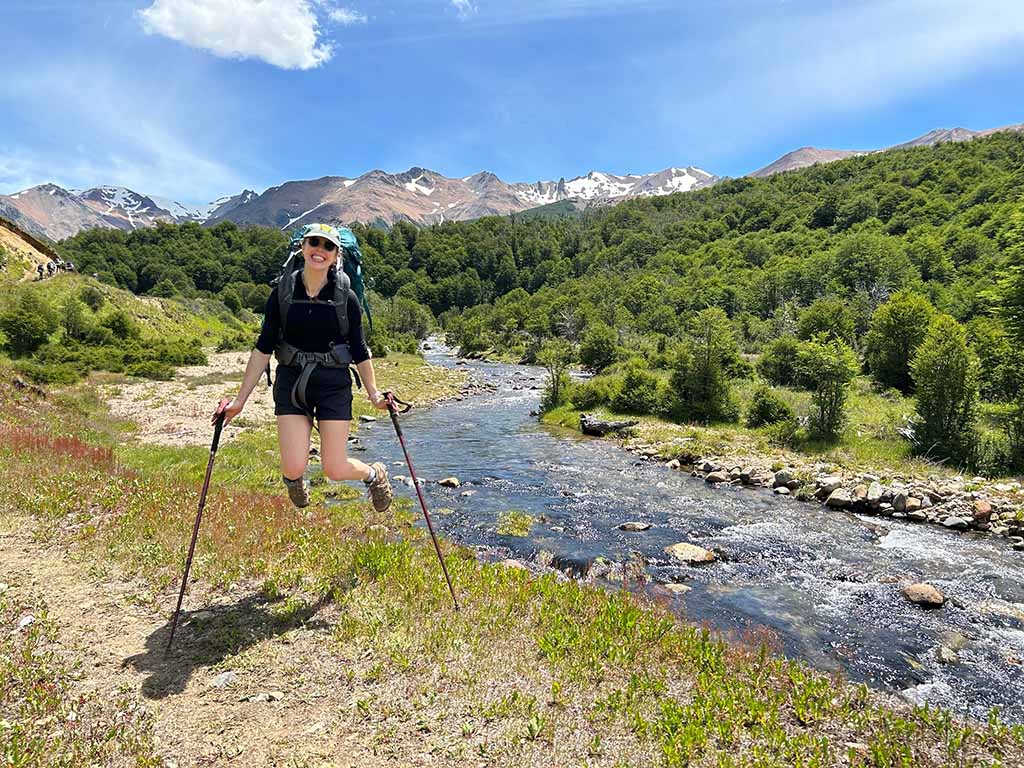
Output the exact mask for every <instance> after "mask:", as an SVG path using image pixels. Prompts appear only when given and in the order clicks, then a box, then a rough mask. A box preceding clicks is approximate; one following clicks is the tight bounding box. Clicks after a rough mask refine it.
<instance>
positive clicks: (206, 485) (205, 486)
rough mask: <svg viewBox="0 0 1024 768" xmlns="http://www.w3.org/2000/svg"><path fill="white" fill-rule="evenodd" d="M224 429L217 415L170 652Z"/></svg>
mask: <svg viewBox="0 0 1024 768" xmlns="http://www.w3.org/2000/svg"><path fill="white" fill-rule="evenodd" d="M223 428H224V412H223V411H221V412H220V413H218V414H217V416H216V417H215V421H214V428H213V442H212V443H211V444H210V460H209V461H208V462H206V478H205V479H204V480H203V490H202V493H200V494H199V511H198V512H197V513H196V522H195V525H193V526H192V542H191V543H190V544H189V545H188V557H187V558H186V559H185V573H184V575H183V576H182V577H181V591H180V592H178V605H177V607H176V608H175V609H174V618H173V619H171V634H170V636H169V637H168V638H167V651H168V652H170V650H171V643H173V642H174V630H175V628H176V627H177V626H178V615H179V614H180V613H181V601H182V600H183V599H184V598H185V587H186V585H187V584H188V572H189V570H191V568H192V555H193V554H194V553H195V551H196V539H197V538H198V537H199V524H200V523H201V522H202V520H203V507H205V506H206V492H207V491H208V490H209V488H210V475H211V474H213V458H214V456H216V455H217V444H218V443H220V431H221V430H222V429H223Z"/></svg>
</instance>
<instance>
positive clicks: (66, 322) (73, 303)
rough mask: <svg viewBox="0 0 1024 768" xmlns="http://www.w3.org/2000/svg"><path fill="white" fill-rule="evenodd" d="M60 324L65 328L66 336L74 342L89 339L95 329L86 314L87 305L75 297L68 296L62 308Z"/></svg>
mask: <svg viewBox="0 0 1024 768" xmlns="http://www.w3.org/2000/svg"><path fill="white" fill-rule="evenodd" d="M60 324H61V326H62V327H63V328H64V336H65V337H66V338H68V339H72V340H74V341H84V340H85V339H87V338H88V337H89V334H90V332H91V331H92V328H93V323H92V321H91V320H90V318H89V317H88V315H87V314H86V311H85V304H83V303H82V302H81V301H79V300H78V299H77V298H75V297H74V296H68V299H67V301H65V302H64V306H63V307H61V317H60Z"/></svg>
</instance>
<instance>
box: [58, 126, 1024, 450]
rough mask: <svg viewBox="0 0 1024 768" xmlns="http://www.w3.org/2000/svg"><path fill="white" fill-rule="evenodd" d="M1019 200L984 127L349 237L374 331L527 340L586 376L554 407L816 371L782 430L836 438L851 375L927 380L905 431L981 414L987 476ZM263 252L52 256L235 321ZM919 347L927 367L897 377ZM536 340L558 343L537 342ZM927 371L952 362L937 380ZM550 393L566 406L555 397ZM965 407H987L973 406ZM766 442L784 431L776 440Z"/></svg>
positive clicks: (200, 247) (78, 249)
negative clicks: (951, 384)
mask: <svg viewBox="0 0 1024 768" xmlns="http://www.w3.org/2000/svg"><path fill="white" fill-rule="evenodd" d="M1022 195H1024V135H1021V134H1019V133H1004V134H996V135H994V136H991V137H989V138H985V139H982V140H976V141H972V142H965V143H948V144H942V145H939V146H935V147H920V148H914V149H908V150H891V151H887V152H881V153H876V154H872V155H866V156H862V157H856V158H851V159H848V160H843V161H839V162H835V163H830V164H827V165H823V166H819V167H814V168H808V169H803V170H800V171H794V172H791V173H786V174H782V175H778V176H773V177H771V178H768V179H750V178H743V179H735V180H729V181H725V182H722V183H721V184H718V185H716V186H714V187H711V188H708V189H704V190H701V191H698V192H695V193H683V194H676V195H671V196H667V197H654V198H649V199H643V200H632V201H628V202H624V203H622V204H620V205H617V206H615V207H612V208H607V209H601V210H594V209H587V210H585V211H583V212H581V213H579V214H577V215H566V216H557V215H555V216H551V215H545V216H539V217H538V216H526V215H516V216H509V217H489V218H484V219H480V220H477V221H472V222H447V223H444V224H440V225H436V226H432V227H428V228H422V229H418V228H416V227H414V226H412V225H410V224H407V223H399V224H397V225H396V226H394V227H393V228H392V229H391V230H390V231H385V230H383V229H378V228H371V227H365V226H358V225H357V226H355V227H354V229H355V230H356V233H357V235H358V236H359V238H360V241H361V243H362V245H363V250H364V253H365V257H366V267H367V272H368V274H369V275H370V279H371V285H372V286H373V288H374V289H375V291H376V293H377V294H378V295H379V296H381V297H384V298H387V299H389V301H388V303H387V306H388V307H389V308H390V310H391V313H392V314H393V315H395V318H393V319H392V321H391V323H392V324H393V325H395V326H396V327H395V328H393V330H394V331H395V332H396V333H399V332H406V333H410V332H411V333H416V334H420V333H422V332H424V329H425V328H427V327H429V314H428V313H427V312H426V308H429V310H430V311H431V312H432V313H433V314H434V315H435V316H438V317H439V318H440V319H441V321H442V322H443V323H444V325H445V326H446V328H447V330H448V331H449V333H450V335H451V337H452V338H453V339H454V340H455V341H456V342H457V343H458V344H459V345H460V346H461V347H462V348H463V350H464V351H465V352H471V351H480V350H485V349H495V350H498V351H503V352H506V353H509V354H513V355H516V356H520V357H527V358H528V359H531V360H533V359H538V355H539V354H540V353H541V351H542V350H543V348H544V344H545V342H547V343H548V345H549V347H551V348H550V349H548V350H547V353H546V355H544V356H542V357H541V358H540V359H542V360H547V361H548V362H549V363H552V365H551V367H552V370H554V371H558V370H561V369H562V365H561V363H556V362H555V361H556V359H558V358H561V359H564V360H566V361H570V360H572V359H577V358H578V359H579V360H580V362H582V363H583V364H584V365H585V366H586V367H589V368H591V369H592V370H594V371H595V372H604V373H605V374H606V376H605V378H603V379H602V378H601V377H599V378H598V380H596V381H595V382H593V383H592V384H591V385H588V386H589V389H586V390H583V391H581V390H579V388H577V390H576V392H575V397H574V401H575V400H579V401H580V402H586V403H589V404H591V405H596V404H602V403H603V404H606V405H609V406H612V407H617V409H618V410H624V409H625V410H633V411H636V412H641V413H656V414H658V415H661V416H663V417H668V418H671V419H674V420H677V421H720V420H725V421H734V420H736V419H738V418H740V417H741V416H743V417H744V418H748V417H749V413H747V412H748V411H749V410H750V403H738V402H736V400H735V398H733V397H732V395H731V392H732V384H731V382H732V381H734V380H735V379H737V378H746V377H750V376H752V375H759V376H760V377H761V378H762V379H763V380H764V381H765V382H767V383H769V384H773V385H775V386H783V387H790V388H794V387H795V388H797V389H804V390H812V391H813V390H814V389H815V387H816V386H817V385H819V384H821V382H822V381H823V379H822V371H823V370H827V371H830V372H831V373H830V375H831V376H832V377H833V378H832V381H833V385H834V387H835V388H836V389H835V391H834V392H832V393H828V392H824V391H823V392H817V393H816V395H815V396H816V397H817V398H818V399H817V400H815V403H818V404H819V405H820V408H819V405H816V406H815V409H816V410H815V412H813V413H810V414H806V416H807V418H806V419H805V420H804V422H803V424H802V427H801V429H805V430H811V432H808V436H811V434H812V433H814V435H815V436H816V437H818V438H828V439H837V438H838V437H839V436H841V434H842V424H843V418H842V416H843V413H842V402H840V403H839V407H838V411H837V413H836V414H834V416H835V418H831V417H828V414H826V413H824V412H823V411H822V410H821V408H824V407H825V405H824V404H825V402H826V401H828V400H829V399H830V398H831V399H832V400H834V399H835V398H836V397H839V396H840V395H841V394H842V392H841V390H842V388H843V387H845V386H846V382H848V381H849V380H850V378H851V377H855V376H857V375H859V374H863V373H867V374H870V376H871V377H872V381H873V382H874V384H875V386H876V387H877V388H879V389H880V390H884V389H885V388H886V387H892V388H895V389H897V390H899V391H900V392H902V393H903V394H904V395H913V396H916V397H917V398H918V400H921V396H922V394H923V396H924V397H925V399H926V400H927V397H928V395H927V393H928V392H932V391H933V390H934V387H933V386H932V384H931V383H929V382H928V381H926V379H928V377H932V378H935V377H937V378H938V380H939V381H946V380H949V379H950V377H951V376H956V377H959V379H958V381H959V380H962V381H961V382H960V383H961V384H962V386H961V387H960V390H961V392H960V394H959V395H957V396H956V397H955V398H954V400H955V402H946V401H945V400H943V398H944V397H946V396H947V394H949V393H947V392H945V390H944V389H942V388H941V387H940V389H939V390H938V394H937V395H936V396H937V397H938V398H939V401H938V402H936V403H933V404H932V405H928V404H927V403H925V404H924V406H923V407H924V410H925V411H928V412H929V413H931V414H932V416H931V417H927V416H926V415H922V414H921V413H920V411H921V408H919V409H918V411H919V414H918V415H919V417H920V419H921V424H920V425H919V426H920V427H921V430H918V432H919V434H928V435H930V436H932V437H934V435H935V434H937V433H936V431H935V430H936V429H939V431H940V432H941V431H942V430H946V431H947V432H948V431H949V430H951V429H954V425H956V426H955V428H956V429H967V430H968V433H969V434H973V431H972V430H973V429H974V428H975V426H976V424H977V417H978V414H979V413H982V412H984V414H985V415H986V418H987V422H986V423H987V424H988V425H989V426H991V427H993V428H996V427H998V429H997V431H999V430H1001V434H1002V437H1001V438H1000V440H1001V441H1002V442H1001V443H1000V445H999V446H998V449H997V450H996V453H998V454H999V456H1000V458H999V460H998V461H997V462H995V463H996V464H1000V463H1001V465H1002V466H1003V468H1005V467H1006V466H1007V462H1008V461H1011V458H1010V457H1011V456H1013V455H1018V457H1019V455H1020V454H1021V453H1022V450H1021V443H1022V439H1021V434H1022V432H1024V430H1022V429H1018V425H1020V424H1021V423H1022V422H1024V420H1022V419H1021V418H1020V417H1019V413H1020V409H1019V408H1016V406H1015V405H1014V404H1015V403H1016V402H1017V401H1018V400H1019V399H1020V393H1021V386H1020V383H1019V379H1020V378H1021V377H1020V376H1019V375H1018V374H1017V370H1018V369H1019V368H1020V366H1019V364H1018V362H1017V360H1016V352H1015V350H1017V349H1019V348H1021V343H1020V342H1021V341H1024V198H1022ZM284 244H285V235H284V234H282V233H280V232H276V231H272V230H266V229H245V230H242V229H239V228H237V227H236V226H234V225H232V224H220V225H218V226H216V227H214V228H212V229H203V228H202V227H199V226H196V225H183V226H180V227H173V226H164V225H162V226H160V227H157V228H156V229H152V230H138V231H136V232H133V233H123V232H118V231H95V230H94V231H91V232H85V233H81V234H79V235H77V236H76V237H74V238H71V239H69V240H66V241H64V243H62V244H61V250H62V252H63V253H64V255H65V256H66V257H67V258H70V259H71V260H72V261H74V262H75V263H76V264H78V265H79V267H80V269H82V270H84V271H86V272H95V273H97V274H98V275H99V276H100V278H101V279H105V280H107V281H113V282H116V283H118V284H119V285H121V286H123V287H125V288H128V289H130V290H133V291H137V292H146V293H151V294H157V295H182V296H190V295H196V294H202V293H209V294H217V295H219V296H220V297H221V298H222V299H224V301H225V303H226V304H228V306H237V307H241V306H244V305H248V306H250V307H251V308H253V309H257V308H259V307H260V306H261V305H262V302H263V300H264V297H265V296H266V289H265V287H263V284H264V283H265V281H266V280H267V279H268V278H269V277H271V276H272V275H273V274H274V273H275V272H276V271H277V269H278V265H279V264H280V261H281V258H282V251H283V246H284ZM396 308H397V309H396ZM947 321H948V322H947ZM933 323H937V324H938V325H936V327H935V328H932V325H933ZM403 324H404V325H409V324H411V325H412V326H415V327H414V328H412V327H404V325H403ZM397 326H402V327H400V328H399V327H397ZM929 334H931V336H930V337H929ZM961 337H962V338H961ZM929 338H930V341H929V342H928V344H929V346H928V348H929V349H930V350H931V352H930V354H931V357H930V358H929V359H931V360H932V361H933V363H932V364H931V365H930V366H929V365H925V362H924V361H922V362H920V364H917V365H915V359H916V357H917V353H918V351H919V348H920V347H921V345H922V344H924V343H925V341H926V340H928V339H929ZM557 339H561V340H562V341H564V342H567V343H566V344H565V345H562V346H559V345H554V346H551V342H553V341H554V340H557ZM939 342H943V343H945V344H946V346H945V347H942V348H941V349H937V347H936V345H939ZM808 345H812V346H808ZM813 345H817V346H813ZM950 345H951V346H950ZM940 346H941V345H940ZM754 356H759V358H760V360H759V363H758V366H757V374H755V371H754V367H753V365H752V361H753V359H754ZM950 356H952V357H950ZM961 358H962V359H961ZM936 360H938V361H943V360H953V361H954V362H957V361H959V362H957V366H958V367H957V366H954V367H955V368H956V370H955V371H954V372H951V371H949V370H945V369H943V368H942V366H940V365H938V364H937V363H935V362H934V361H936ZM826 380H827V377H826ZM624 384H625V385H626V386H625V388H623V385H624ZM922 384H926V385H927V386H924V387H923V388H922ZM761 394H762V395H763V396H762V397H761V401H763V400H764V397H766V396H767V394H765V393H761ZM768 394H771V393H770V392H769V393H768ZM950 396H952V395H950ZM564 397H573V393H572V392H571V391H570V389H569V388H564V389H562V391H561V392H560V393H559V398H564ZM982 400H984V401H988V402H990V403H994V404H996V405H994V406H992V407H986V408H985V409H981V410H979V406H978V404H979V402H981V401H982ZM759 402H760V401H759ZM555 404H556V403H550V402H549V403H548V405H555ZM762 405H763V403H762ZM833 405H834V404H833ZM919 405H920V403H919ZM1015 408H1016V410H1015ZM929 409H931V410H930V411H929ZM769 410H771V409H769ZM826 410H828V409H826ZM831 410H832V411H835V410H836V409H835V407H832V408H831ZM1014 414H1018V416H1017V417H1016V420H1015V417H1014ZM796 415H797V416H799V415H800V414H796ZM811 417H814V418H811ZM928 418H932V419H937V420H938V422H936V423H937V424H939V426H938V427H936V425H935V424H931V425H926V424H925V423H924V422H925V421H927V419H928ZM748 420H749V419H748ZM757 420H758V419H755V420H754V421H757ZM825 422H828V423H825ZM770 423H772V422H769V424H770ZM965 425H966V426H965ZM1000 425H1001V426H1000ZM776 429H777V431H779V432H780V433H782V435H783V438H784V439H785V440H790V441H791V440H793V439H796V438H794V437H793V436H794V435H796V434H797V432H798V430H796V429H795V428H793V429H790V428H783V427H777V428H776ZM976 442H977V441H973V440H972V439H968V440H966V441H964V440H962V439H958V440H956V441H945V442H944V441H939V442H938V443H935V442H934V441H933V442H932V443H931V444H929V445H928V446H925V445H920V446H919V449H920V450H921V451H922V452H925V453H927V454H928V455H931V456H934V457H936V458H953V457H956V458H957V460H958V461H966V460H970V461H974V462H975V463H977V456H967V455H966V454H965V452H967V453H970V452H972V451H973V449H971V450H970V451H969V450H968V447H969V446H970V445H973V444H974V443H976ZM990 448H991V446H990ZM991 463H992V462H991V461H989V464H991Z"/></svg>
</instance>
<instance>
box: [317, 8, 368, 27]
mask: <svg viewBox="0 0 1024 768" xmlns="http://www.w3.org/2000/svg"><path fill="white" fill-rule="evenodd" d="M327 18H329V19H330V20H331V21H333V22H336V23H338V24H344V25H345V26H348V25H350V24H365V23H366V14H365V13H361V12H359V11H357V10H356V9H355V8H331V9H329V10H328V11H327Z"/></svg>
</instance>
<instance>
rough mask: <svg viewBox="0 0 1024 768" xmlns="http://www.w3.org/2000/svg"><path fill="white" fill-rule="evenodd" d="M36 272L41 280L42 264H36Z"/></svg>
mask: <svg viewBox="0 0 1024 768" xmlns="http://www.w3.org/2000/svg"><path fill="white" fill-rule="evenodd" d="M36 273H37V274H38V275H39V278H38V279H40V280H42V279H43V265H42V264H36Z"/></svg>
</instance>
